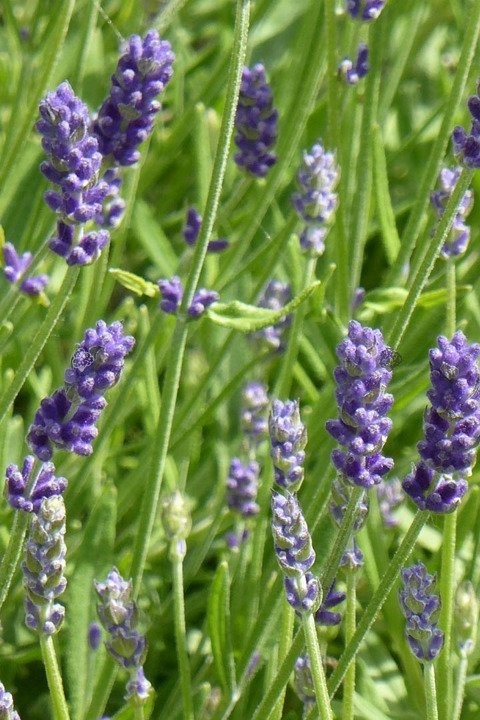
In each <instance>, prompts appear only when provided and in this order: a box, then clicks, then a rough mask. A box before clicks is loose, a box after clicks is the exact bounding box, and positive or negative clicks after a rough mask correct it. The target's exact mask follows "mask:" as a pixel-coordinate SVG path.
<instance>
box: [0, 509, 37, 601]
mask: <svg viewBox="0 0 480 720" xmlns="http://www.w3.org/2000/svg"><path fill="white" fill-rule="evenodd" d="M29 517H30V516H29V514H28V513H26V512H23V511H22V510H16V511H15V515H14V518H13V524H12V531H11V533H10V538H9V541H8V546H7V549H6V550H5V553H4V555H3V557H2V563H1V565H0V609H1V608H2V607H3V603H4V602H5V599H6V597H7V595H8V591H9V590H10V585H11V584H12V580H13V576H14V575H15V571H16V570H17V568H18V564H19V562H20V557H21V554H22V549H23V543H24V540H25V535H26V532H27V527H28V520H29Z"/></svg>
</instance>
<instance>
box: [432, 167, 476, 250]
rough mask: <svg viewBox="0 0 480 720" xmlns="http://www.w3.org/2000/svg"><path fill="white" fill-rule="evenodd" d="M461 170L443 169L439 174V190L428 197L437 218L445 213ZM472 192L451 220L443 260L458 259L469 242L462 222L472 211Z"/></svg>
mask: <svg viewBox="0 0 480 720" xmlns="http://www.w3.org/2000/svg"><path fill="white" fill-rule="evenodd" d="M461 171H462V169H461V168H460V167H454V168H443V170H442V171H441V173H440V184H441V188H442V189H441V190H435V191H434V192H432V194H431V196H430V201H431V203H432V206H433V207H434V209H435V211H436V213H437V216H438V217H439V218H441V217H442V215H443V213H444V212H445V208H446V206H447V203H448V201H449V199H450V196H451V195H452V193H453V191H454V189H455V185H456V184H457V181H458V178H459V177H460V173H461ZM472 205H473V192H472V190H467V191H466V192H465V194H464V196H463V198H462V199H461V201H460V205H459V207H458V210H457V213H456V215H455V217H454V219H453V224H452V227H451V229H450V233H449V236H448V239H447V241H446V242H445V244H444V246H443V248H442V256H443V257H444V258H450V257H458V256H459V255H463V253H464V252H465V250H466V249H467V246H468V243H469V241H470V228H469V226H468V225H466V224H465V222H464V220H465V218H466V217H467V215H468V214H469V212H470V210H471V209H472Z"/></svg>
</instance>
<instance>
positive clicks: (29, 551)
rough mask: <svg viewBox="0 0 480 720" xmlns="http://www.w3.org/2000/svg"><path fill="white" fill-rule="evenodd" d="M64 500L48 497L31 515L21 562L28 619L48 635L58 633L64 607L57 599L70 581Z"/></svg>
mask: <svg viewBox="0 0 480 720" xmlns="http://www.w3.org/2000/svg"><path fill="white" fill-rule="evenodd" d="M64 535H65V504H64V502H63V498H62V496H61V495H53V496H52V497H47V498H45V499H44V500H43V501H42V503H41V505H40V508H39V511H38V515H32V519H31V523H30V530H29V536H28V539H27V542H26V544H25V551H24V561H23V564H22V570H23V584H24V586H25V592H26V596H25V609H26V618H25V623H26V625H27V627H29V628H30V629H31V630H37V631H38V632H41V633H44V634H46V635H52V634H53V633H55V632H56V631H57V630H58V629H59V627H60V625H61V623H62V621H63V617H64V614H65V610H64V608H63V606H62V605H58V604H57V603H55V602H54V601H55V600H56V599H57V598H58V597H59V596H60V595H61V594H62V593H63V591H64V590H65V588H66V586H67V581H66V579H65V577H64V575H63V573H64V571H65V555H66V551H67V548H66V545H65V541H64Z"/></svg>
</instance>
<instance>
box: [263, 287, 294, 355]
mask: <svg viewBox="0 0 480 720" xmlns="http://www.w3.org/2000/svg"><path fill="white" fill-rule="evenodd" d="M291 299H292V290H291V287H290V285H289V284H288V283H282V282H280V281H279V280H270V282H269V283H268V284H267V286H266V287H265V289H264V290H263V292H262V294H261V296H260V298H259V300H258V307H262V308H268V309H269V310H281V308H282V307H283V306H284V305H286V304H287V303H288V302H290V300H291ZM290 322H291V316H290V315H285V316H284V317H283V318H281V319H280V320H279V321H278V323H276V324H275V325H269V326H268V327H266V328H264V329H263V330H259V331H258V332H256V333H254V334H253V337H254V338H255V339H256V340H261V341H263V342H265V343H266V344H267V345H268V346H269V347H271V348H272V349H273V350H276V351H277V352H281V351H282V350H283V349H284V346H285V341H284V335H285V331H286V329H287V328H288V326H289V325H290Z"/></svg>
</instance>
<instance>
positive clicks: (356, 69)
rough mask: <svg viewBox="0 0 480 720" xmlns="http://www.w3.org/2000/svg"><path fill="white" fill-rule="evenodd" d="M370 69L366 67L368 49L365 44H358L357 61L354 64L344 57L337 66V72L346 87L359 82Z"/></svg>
mask: <svg viewBox="0 0 480 720" xmlns="http://www.w3.org/2000/svg"><path fill="white" fill-rule="evenodd" d="M369 69H370V67H369V65H368V47H367V45H365V43H360V45H359V46H358V50H357V59H356V61H355V64H353V62H352V61H351V60H350V58H348V57H346V58H344V59H343V60H342V62H341V63H340V65H339V66H338V72H339V75H340V76H341V77H343V78H344V80H345V82H347V83H348V85H356V84H357V83H358V81H359V80H361V79H362V78H364V77H365V75H366V74H367V73H368V71H369Z"/></svg>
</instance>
